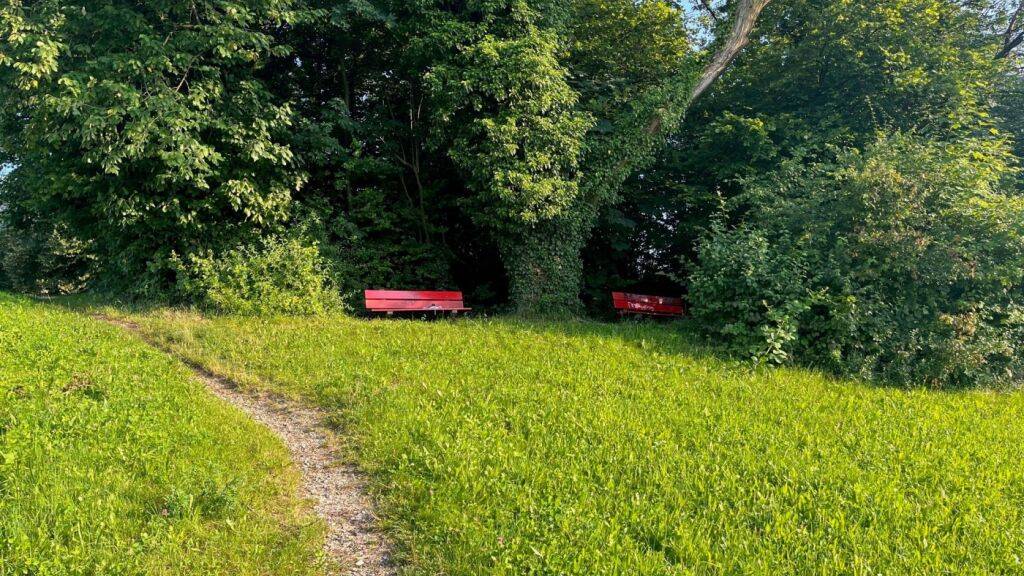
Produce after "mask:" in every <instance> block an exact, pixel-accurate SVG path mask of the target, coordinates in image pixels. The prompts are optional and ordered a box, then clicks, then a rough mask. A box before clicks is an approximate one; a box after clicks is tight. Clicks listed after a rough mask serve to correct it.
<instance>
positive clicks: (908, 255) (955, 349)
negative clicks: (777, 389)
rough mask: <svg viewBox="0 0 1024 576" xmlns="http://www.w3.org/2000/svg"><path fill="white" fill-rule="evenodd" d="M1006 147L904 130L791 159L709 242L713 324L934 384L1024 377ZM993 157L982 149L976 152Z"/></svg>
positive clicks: (1017, 247) (769, 348)
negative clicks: (859, 147) (807, 162)
mask: <svg viewBox="0 0 1024 576" xmlns="http://www.w3.org/2000/svg"><path fill="white" fill-rule="evenodd" d="M1007 156H1008V153H1007V152H1006V151H1005V149H1003V148H1002V147H999V146H995V147H993V146H991V145H989V144H986V143H979V142H975V141H966V142H963V143H958V144H950V145H936V144H934V143H931V142H922V141H921V140H920V139H918V138H913V137H906V136H895V137H892V138H886V139H883V140H881V141H879V142H876V143H873V144H871V145H870V146H868V147H867V149H866V150H865V151H864V152H857V151H849V152H844V153H843V154H840V156H839V157H838V159H837V160H838V163H839V165H840V166H841V168H838V169H828V168H823V167H821V166H813V167H811V168H804V167H799V166H791V165H787V166H786V168H784V169H783V171H782V172H781V173H780V174H779V175H778V176H777V177H776V178H775V179H774V180H773V181H772V182H771V183H766V184H761V185H759V186H757V187H754V188H753V189H752V191H751V192H750V193H749V194H751V195H762V196H765V197H767V198H769V199H770V200H767V201H756V202H754V203H755V204H757V205H758V208H757V209H756V210H754V211H752V212H750V213H748V214H747V218H746V221H745V222H744V224H742V225H741V226H740V227H739V228H737V229H735V230H721V229H719V230H716V231H714V233H713V234H712V235H711V236H710V237H709V238H708V239H707V240H706V241H705V242H704V243H703V245H702V246H701V248H700V250H699V263H698V266H697V269H696V271H695V272H694V274H693V277H692V282H693V284H692V287H691V297H692V299H693V303H694V309H695V311H696V313H697V314H698V319H699V320H700V321H701V324H702V325H703V326H704V327H705V329H707V330H708V331H710V332H711V333H713V334H715V335H717V336H719V337H721V338H723V339H724V340H725V341H727V342H731V343H732V344H733V346H734V347H736V348H738V349H739V351H740V352H741V353H744V354H750V355H754V356H760V357H765V358H768V359H770V360H774V361H783V360H785V359H787V358H788V357H789V356H794V357H796V358H798V359H801V360H803V361H805V362H810V363H814V364H817V365H821V366H825V367H828V368H830V369H833V370H837V371H851V372H856V373H860V374H864V375H868V376H871V375H875V374H879V375H882V376H884V377H885V378H886V379H888V380H890V381H895V382H907V383H927V384H931V385H934V386H940V387H944V386H964V385H970V384H978V383H982V384H990V385H991V384H998V383H999V382H1002V381H1006V380H1011V381H1012V380H1017V379H1019V378H1020V377H1021V376H1022V370H1024V365H1022V364H1021V358H1022V357H1024V349H1022V347H1024V307H1022V306H1021V305H1022V304H1024V302H1022V301H1021V286H1022V285H1024V198H1021V197H1019V196H1018V195H1016V194H1015V193H1013V192H1012V188H1011V187H1010V186H1009V184H1008V182H1007V180H1008V179H1007V176H1008V175H1009V173H1010V169H1009V167H1008V166H1007V165H1006V163H1005V162H1006V157H1007ZM979 157H984V158H985V161H984V162H978V160H977V158H979Z"/></svg>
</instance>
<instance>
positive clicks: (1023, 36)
mask: <svg viewBox="0 0 1024 576" xmlns="http://www.w3.org/2000/svg"><path fill="white" fill-rule="evenodd" d="M1021 44H1024V1H1022V2H1021V3H1020V4H1018V5H1017V10H1016V11H1015V12H1014V13H1013V16H1012V17H1010V23H1009V24H1007V26H1006V32H1005V33H1004V34H1003V47H1002V49H1001V50H999V53H998V54H996V59H1000V58H1006V57H1008V56H1009V55H1010V54H1011V53H1012V52H1013V51H1014V50H1015V49H1016V48H1017V47H1018V46H1020V45H1021Z"/></svg>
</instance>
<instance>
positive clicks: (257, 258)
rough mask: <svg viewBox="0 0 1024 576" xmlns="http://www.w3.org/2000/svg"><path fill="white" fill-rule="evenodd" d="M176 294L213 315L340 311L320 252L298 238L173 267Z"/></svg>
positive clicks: (338, 298)
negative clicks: (183, 296) (174, 269)
mask: <svg viewBox="0 0 1024 576" xmlns="http://www.w3.org/2000/svg"><path fill="white" fill-rule="evenodd" d="M178 268H179V281H178V283H179V288H180V289H181V291H182V292H183V293H184V294H185V295H186V296H187V297H189V298H190V299H192V300H193V301H195V302H197V303H199V304H201V305H204V306H206V307H209V308H212V309H214V310H216V311H218V312H223V313H228V314H238V315H243V316H263V315H275V314H286V315H297V316H305V315H314V314H322V313H324V312H327V311H330V310H332V309H336V308H340V307H341V297H340V295H339V294H338V292H337V291H336V290H335V289H334V287H333V284H332V282H331V281H330V280H329V279H328V273H327V269H326V267H325V265H324V262H323V258H322V257H321V256H320V250H319V248H318V247H317V246H316V245H315V244H313V245H311V244H309V243H307V242H304V241H302V240H301V239H298V238H276V237H272V238H269V239H266V240H263V241H261V242H259V243H258V244H255V245H246V246H241V247H238V248H235V249H233V250H229V251H227V252H226V253H224V254H222V255H220V256H219V257H213V256H207V257H205V258H198V257H193V258H190V259H189V260H188V261H187V262H181V261H180V260H179V261H178Z"/></svg>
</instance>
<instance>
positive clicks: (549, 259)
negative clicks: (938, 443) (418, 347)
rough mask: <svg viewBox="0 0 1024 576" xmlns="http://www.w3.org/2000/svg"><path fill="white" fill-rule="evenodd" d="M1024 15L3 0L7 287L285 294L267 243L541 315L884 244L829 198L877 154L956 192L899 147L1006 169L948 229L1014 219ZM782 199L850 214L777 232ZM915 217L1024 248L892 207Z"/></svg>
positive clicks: (357, 283) (1002, 8) (944, 8)
mask: <svg viewBox="0 0 1024 576" xmlns="http://www.w3.org/2000/svg"><path fill="white" fill-rule="evenodd" d="M1021 26H1022V15H1021V4H1020V2H1016V1H1011V0H892V1H889V2H873V1H868V0H838V1H832V0H787V1H786V2H770V1H768V0H694V1H692V2H689V1H687V2H681V1H674V0H569V1H565V0H559V1H556V0H471V1H467V2H440V1H436V0H413V1H410V0H196V1H194V2H191V3H186V4H182V3H178V2H170V1H166V0H143V1H132V2H127V1H124V0H103V1H101V2H94V1H88V2H86V1H84V0H82V1H76V0H60V1H58V0H35V1H32V2H28V1H26V0H3V1H2V2H0V165H4V166H8V167H9V169H10V170H11V172H10V174H8V175H6V176H5V177H3V178H2V179H0V282H2V283H3V284H4V285H6V286H8V287H12V288H16V289H20V290H26V291H43V292H51V293H52V292H62V291H73V290H81V289H92V290H100V291H108V292H114V293H119V294H132V295H135V296H141V297H149V298H162V299H169V300H177V301H192V302H195V301H199V302H210V301H214V300H217V301H220V300H219V299H218V298H219V297H218V298H214V297H213V296H211V295H210V293H209V292H210V291H211V290H214V288H213V287H216V290H218V291H219V292H218V294H235V295H238V294H265V291H264V288H266V286H262V287H260V288H254V287H253V286H254V285H253V282H254V280H253V278H255V276H254V274H256V273H250V272H247V271H241V270H239V267H245V266H246V262H252V263H253V264H252V266H254V270H255V269H257V268H258V269H259V270H263V271H264V272H262V273H261V274H265V275H266V276H268V277H272V278H278V279H280V280H281V282H282V286H285V287H286V288H287V289H289V290H299V291H305V292H304V293H307V294H318V295H323V294H324V293H325V291H327V292H329V291H340V292H341V293H342V294H351V293H353V292H355V291H356V290H358V289H362V288H391V287H417V288H428V287H429V288H446V287H447V288H460V289H463V290H465V291H466V292H467V293H468V297H469V298H470V299H471V300H473V301H475V302H478V303H480V304H481V305H484V306H489V307H494V308H505V309H509V310H516V311H519V312H522V313H527V314H536V313H566V312H570V313H571V312H579V311H581V310H582V309H583V308H584V307H586V306H590V308H591V309H592V310H593V309H595V308H597V309H600V308H601V303H602V300H600V298H602V297H604V295H606V293H607V292H608V291H609V290H610V289H646V290H652V291H654V290H666V291H672V292H676V293H678V292H687V291H690V289H691V287H694V286H696V284H697V283H696V281H695V278H694V277H693V275H694V274H695V273H699V274H704V275H705V276H701V277H700V282H702V283H703V284H701V286H703V287H704V288H705V289H706V288H707V287H708V286H714V285H715V284H714V283H713V282H711V279H712V277H711V276H707V275H709V274H711V272H710V271H709V268H708V266H709V264H708V263H707V262H709V261H711V260H713V258H712V256H714V257H715V258H717V257H722V258H724V257H725V254H723V253H722V252H721V251H717V252H716V250H719V249H725V248H723V247H729V246H732V248H731V249H735V250H741V249H747V248H750V246H751V245H750V244H749V243H746V244H745V243H744V242H743V241H741V240H742V239H741V238H739V237H736V238H731V237H730V238H727V236H728V234H729V231H731V230H737V231H740V232H737V233H741V234H744V235H745V236H743V238H747V239H750V238H762V239H767V240H768V241H770V243H771V244H772V246H774V247H781V246H790V244H788V243H787V242H785V241H783V239H784V238H788V237H793V239H794V242H796V240H797V239H798V238H799V237H801V236H803V235H808V234H814V235H817V234H823V235H825V236H826V237H828V238H830V241H832V242H839V241H843V242H847V241H849V240H850V239H851V238H854V237H857V238H861V237H862V236H860V234H861V233H862V232H863V231H856V233H855V231H853V230H851V229H849V228H843V227H842V226H841V225H840V224H839V223H837V222H835V221H833V218H832V217H833V215H832V214H831V212H830V209H829V208H827V207H826V206H825V205H818V204H814V203H813V202H812V203H811V204H806V202H805V200H803V198H804V197H805V196H807V195H809V194H812V193H813V194H814V195H815V197H816V198H819V199H820V200H821V202H825V201H826V200H828V201H829V202H833V201H834V202H839V201H840V200H838V199H834V198H833V199H829V197H827V196H821V195H818V194H817V192H815V191H818V190H821V189H822V187H826V188H827V187H828V186H834V187H836V190H845V191H846V192H847V193H848V195H850V196H851V197H844V198H842V199H841V200H842V202H845V203H850V204H849V205H851V206H853V205H859V204H856V203H857V202H860V201H862V200H863V198H861V199H857V198H854V197H853V196H856V195H857V194H860V193H862V192H863V190H864V189H862V188H858V187H857V186H853V185H849V181H848V180H849V179H850V178H854V176H853V175H857V176H856V178H861V177H864V178H866V177H867V174H862V173H861V172H857V171H856V170H858V169H861V170H863V169H864V168H863V166H865V165H871V166H873V165H874V164H870V163H869V164H862V162H867V161H866V160H864V158H867V157H872V158H875V160H873V161H874V162H877V163H883V164H886V166H888V167H889V168H891V169H892V170H893V172H892V173H893V174H894V175H899V181H900V182H903V184H900V185H899V186H897V187H896V188H895V189H889V188H886V189H885V190H886V191H887V193H892V194H895V195H897V196H905V197H906V198H915V197H922V196H921V195H922V194H924V196H923V197H929V198H930V197H932V196H929V194H933V192H928V191H921V190H916V189H909V188H908V187H909V186H910V183H911V181H912V180H913V178H916V177H917V176H916V173H915V172H913V171H912V170H911V168H912V167H911V166H909V165H907V164H905V163H904V162H902V160H901V159H900V158H897V157H895V156H893V154H891V153H889V152H887V150H890V149H895V150H899V151H900V152H899V154H904V155H907V156H908V157H909V156H913V155H919V156H920V157H922V158H926V159H927V161H928V162H934V163H935V164H934V168H935V171H936V173H939V174H944V175H945V178H946V181H945V182H934V183H933V184H934V186H933V187H932V188H929V190H934V191H935V192H934V194H939V195H943V194H946V193H945V192H938V191H941V190H947V189H948V187H949V186H952V187H954V188H957V187H960V188H964V187H968V188H969V187H970V186H975V185H977V186H975V188H976V189H975V190H974V192H972V193H969V194H968V193H964V194H960V193H959V192H958V193H957V194H954V195H952V196H950V198H952V199H953V200H952V201H954V202H955V203H957V204H958V205H960V204H962V206H959V208H956V209H953V208H952V207H951V208H950V209H949V210H948V211H945V212H943V214H947V215H948V217H949V218H954V216H953V215H954V214H961V212H958V210H960V209H961V208H962V209H964V210H966V209H967V208H966V207H967V206H973V205H975V204H979V203H981V204H985V203H994V204H995V205H998V206H1001V207H1002V208H1000V210H1004V209H1005V210H1007V211H1009V210H1010V207H1012V206H1013V205H1014V204H1013V203H1012V202H1010V200H1005V202H1004V199H1003V197H1002V196H1000V199H999V200H998V202H997V201H995V200H993V197H992V196H991V194H997V195H1004V196H1006V198H1013V197H1014V195H1015V194H1018V193H1019V191H1020V190H1021V189H1022V188H1024V185H1022V183H1024V179H1022V178H1021V177H1020V174H1019V171H1018V170H1017V169H1016V167H1017V165H1018V161H1019V158H1020V157H1021V154H1022V153H1024V152H1022V150H1024V148H1022V144H1021V143H1022V142H1024V137H1022V131H1024V116H1022V113H1021V110H1024V105H1022V104H1024V97H1022V94H1024V88H1022V86H1024V74H1022V65H1021V57H1022V56H1021V51H1022V47H1021V33H1022V29H1021ZM966 142H970V143H972V144H971V145H970V146H966V145H965V144H964V143H966ZM911 143H912V144H911ZM942 150H955V151H956V154H944V153H940V151H942ZM922 161H923V160H922ZM965 162H966V163H965ZM858 167H860V168H858ZM954 167H955V168H956V170H966V171H968V172H970V173H971V174H974V175H975V176H977V178H976V179H974V180H969V179H968V180H957V178H959V177H960V176H961V174H959V173H956V172H954V171H953V168H954ZM851 170H853V172H850V171H851ZM982 174H985V175H992V174H998V177H993V178H988V176H985V177H984V178H982V177H981V176H979V175H982ZM894 177H895V176H894ZM856 178H854V179H856ZM823 182H832V184H828V185H827V186H826V185H825V184H822V183H823ZM968 182H973V184H970V186H968V184H965V183H968ZM979 183H983V185H981V184H979ZM960 188H957V189H958V190H960ZM982 189H984V190H986V192H984V193H982ZM987 191H991V192H987ZM943 197H946V196H943ZM782 205H792V206H813V213H814V214H816V218H818V219H820V220H821V221H815V222H800V223H799V224H796V223H793V222H792V221H791V220H787V222H790V223H789V224H788V225H787V226H786V227H785V229H782V228H779V226H781V224H780V223H779V222H776V223H775V224H772V225H769V220H770V218H769V216H768V215H771V217H772V218H774V217H776V216H778V215H779V214H781V212H779V211H778V210H780V209H779V208H778V207H779V206H782ZM808 209H810V208H808ZM930 209H931V208H929V210H930ZM787 213H788V212H787ZM893 218H896V214H893ZM900 218H903V216H900ZM1000 222H1002V221H1000ZM897 225H898V226H911V227H914V226H918V227H923V228H920V229H919V230H918V232H920V234H921V237H922V238H933V240H929V241H934V242H938V241H940V240H939V239H940V238H972V237H974V238H989V236H986V234H989V232H991V233H992V234H995V237H998V238H1002V240H1000V241H1001V242H1009V240H1008V238H1009V236H1005V235H1003V236H1000V235H999V234H996V233H995V232H992V231H989V232H985V233H984V234H982V233H981V232H978V231H974V232H971V233H968V232H967V231H966V230H961V229H960V228H956V227H955V226H954V227H953V228H949V229H948V230H947V231H943V232H941V233H940V232H939V228H934V226H939V223H936V222H932V221H927V222H925V221H919V220H914V219H905V218H904V219H900V220H898V221H896V220H894V221H890V222H887V223H882V222H877V223H875V224H872V226H875V227H877V229H878V230H879V231H881V230H891V229H892V227H893V226H897ZM942 225H943V226H946V225H950V226H952V224H950V223H949V222H946V221H943V222H942ZM960 225H964V226H966V223H965V222H964V221H962V220H961V224H960ZM1000 225H1002V224H1000ZM837 226H839V228H837ZM843 226H845V225H843ZM958 226H959V225H958ZM942 230H946V229H945V228H943V229H942ZM826 231H827V232H826ZM947 232H948V233H947ZM879 233H881V232H879ZM972 234H974V236H972ZM1000 234H1001V233H1000ZM979 235H980V236H979ZM710 238H716V239H718V241H719V244H715V245H713V244H712V243H711V240H710ZM989 240H990V239H989ZM989 240H984V244H985V245H986V246H989V247H990V248H991V249H992V250H997V248H998V249H999V250H1004V252H1001V253H1002V254H1004V255H1005V249H1006V246H1005V245H1003V246H1000V247H997V246H996V244H998V242H995V241H994V240H992V241H991V242H990V241H989ZM943 241H944V240H943ZM979 242H981V240H979ZM798 245H799V246H803V247H806V245H805V244H801V243H800V242H796V243H795V244H792V245H791V246H798ZM713 246H717V247H713ZM815 246H817V247H818V248H816V250H817V249H820V250H821V253H820V254H817V255H816V256H814V258H811V260H809V261H813V262H815V263H816V264H815V265H824V264H821V262H823V261H825V260H815V258H825V259H826V260H827V261H828V262H829V264H828V265H829V266H838V264H836V262H835V261H834V260H829V259H831V258H833V256H834V255H835V254H837V253H838V252H836V250H839V248H837V247H836V246H829V247H827V248H826V247H825V246H824V245H815ZM964 249H965V250H966V247H965V248H964ZM801 254H802V253H801ZM716 255H717V256H716ZM764 256H765V258H764V259H763V262H766V263H768V264H766V265H771V266H775V267H778V266H781V265H782V264H781V263H783V262H789V261H791V260H792V259H793V258H796V257H797V256H798V254H796V253H790V252H778V253H775V254H772V255H767V254H766V255H764ZM769 256H770V257H769ZM803 256H807V255H806V254H803V255H802V256H801V257H803ZM975 256H976V257H977V258H981V259H983V258H985V257H988V256H986V255H984V254H981V255H978V254H976V255H975ZM975 256H971V258H974V257H975ZM709 259H711V260H709ZM729 261H730V260H729V259H728V258H725V259H724V260H722V262H729ZM890 264H891V265H892V266H893V267H894V269H895V267H896V265H895V264H893V263H892V262H890V263H889V264H885V265H886V266H889V265H890ZM723 265H724V264H723ZM879 265H881V264H879ZM288 266H295V267H297V269H299V270H301V273H298V274H296V275H294V278H293V279H298V278H301V279H303V281H302V282H288V281H286V279H288V277H289V274H288V273H287V271H286V270H284V269H285V268H287V267H288ZM978 266H979V270H980V269H981V265H980V264H979V265H978ZM838 270H839V268H836V269H835V271H838ZM843 270H845V272H843V274H846V273H850V274H855V272H854V271H853V269H843ZM856 274H859V272H857V273H856ZM315 276H320V277H318V278H315ZM858 277H859V276H858ZM949 277H950V278H953V277H956V274H954V273H953V272H952V271H950V272H949ZM896 278H897V276H892V277H887V279H886V280H885V281H886V282H894V281H895V279H896ZM1004 280H1005V282H1009V284H1010V285H1012V286H1014V288H1013V289H1011V290H1010V293H1012V294H1017V293H1018V292H1019V290H1018V289H1017V286H1018V284H1017V283H1016V282H1017V280H1015V279H1013V278H1010V277H1006V278H1005V279H1004ZM951 281H952V280H951ZM226 282H227V283H230V282H238V283H241V284H243V286H241V287H239V286H234V287H232V286H227V285H226V284H225V283H226ZM815 282H816V281H815ZM815 282H812V283H811V284H810V285H808V284H806V283H805V284H802V286H803V287H804V288H807V289H808V290H810V289H812V288H813V289H820V288H821V287H822V286H823V285H819V284H817V283H815ZM881 282H882V280H881V279H879V280H877V282H876V283H875V284H872V285H871V286H870V287H867V288H865V290H868V289H869V288H870V289H872V290H873V289H875V288H878V287H879V286H880V285H881V284H879V283H881ZM830 289H836V288H835V287H834V286H832V287H830ZM1014 290H1017V292H1014ZM204 291H206V292H204ZM727 292H728V291H726V290H721V291H720V293H721V294H725V293H727ZM702 294H704V293H702ZM704 296H706V294H704ZM704 296H702V298H703V297H704ZM763 296H764V295H763V294H760V295H759V294H758V293H755V292H751V293H742V292H734V293H733V297H734V298H736V299H740V298H745V299H749V300H750V301H752V302H755V303H757V302H758V301H768V300H770V299H767V298H764V297H763ZM961 296H962V294H961V293H958V292H955V291H954V292H953V293H949V292H947V293H946V296H945V297H947V298H953V299H958V298H961ZM1017 297H1018V296H1013V298H1017ZM233 298H234V297H233ZM239 298H241V297H239ZM267 298H268V299H270V300H273V298H271V297H270V296H267ZM318 298H319V296H318ZM236 299H237V298H236ZM328 300H331V299H330V298H329V297H327V296H324V301H328ZM703 301H704V302H707V303H708V304H709V306H710V305H711V304H712V302H713V299H710V298H705V299H704V300H703ZM1013 302H1016V300H1013ZM243 307H244V306H243ZM248 308H251V309H257V308H259V309H262V308H260V307H258V306H257V307H251V306H250V307H248ZM299 308H300V309H305V308H308V309H321V308H322V306H320V305H319V304H318V305H314V306H309V307H303V306H300V307H299ZM930 310H933V311H935V313H936V314H945V313H946V312H948V310H947V311H946V312H942V311H941V310H940V309H939V308H930ZM894 314H896V313H895V312H894ZM899 314H904V313H903V312H900V313H899ZM996 325H998V323H997V324H993V326H996ZM763 327H764V326H761V327H758V328H757V329H758V330H759V329H760V328H763ZM708 330H709V331H710V332H714V333H715V334H717V336H715V337H716V338H719V339H721V338H726V336H723V334H724V333H723V332H722V331H721V330H718V328H714V323H712V322H709V324H708ZM716 331H717V332H716ZM900 334H903V333H900ZM898 338H902V339H904V340H905V339H906V338H909V336H906V335H905V334H903V335H901V336H898ZM726 339H728V338H726ZM848 344H849V342H848ZM850 346H853V347H856V345H855V344H850ZM846 349H850V347H847V348H846ZM799 350H800V348H799V347H789V348H788V349H787V354H789V356H799V355H800V352H799ZM815 358H816V359H818V360H820V356H815Z"/></svg>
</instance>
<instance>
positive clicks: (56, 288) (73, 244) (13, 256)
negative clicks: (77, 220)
mask: <svg viewBox="0 0 1024 576" xmlns="http://www.w3.org/2000/svg"><path fill="white" fill-rule="evenodd" d="M94 262H95V258H94V257H93V255H92V250H91V245H90V244H89V243H88V242H84V241H82V240H79V239H77V238H75V237H74V236H72V235H71V234H70V233H69V232H68V230H67V228H66V227H64V226H52V225H42V224H41V223H36V225H35V226H34V227H32V228H14V227H11V226H10V225H9V224H7V225H4V224H3V223H0V288H5V289H9V290H13V291H15V292H22V293H27V294H46V295H55V294H71V293H74V292H79V291H81V290H83V289H84V288H85V287H86V285H87V283H88V282H89V279H90V277H91V275H92V267H93V264H94Z"/></svg>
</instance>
